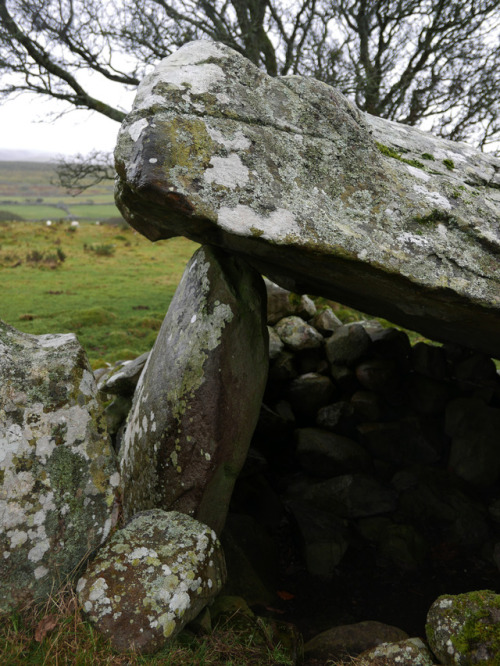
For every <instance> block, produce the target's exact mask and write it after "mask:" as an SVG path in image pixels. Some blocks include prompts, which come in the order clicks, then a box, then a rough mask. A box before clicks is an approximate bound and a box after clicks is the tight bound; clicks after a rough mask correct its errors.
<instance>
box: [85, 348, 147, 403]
mask: <svg viewBox="0 0 500 666" xmlns="http://www.w3.org/2000/svg"><path fill="white" fill-rule="evenodd" d="M148 356H149V352H145V353H144V354H141V355H140V356H138V357H137V358H134V359H133V360H132V361H120V362H119V363H116V364H115V365H114V366H113V367H112V368H110V369H109V370H108V371H106V372H105V373H104V374H103V375H101V377H100V378H99V380H98V382H97V386H98V387H99V390H100V391H104V393H111V394H112V395H123V396H131V395H133V393H134V391H135V387H136V386H137V382H138V381H139V377H140V376H141V372H142V371H143V369H144V366H145V364H146V361H147V360H148Z"/></svg>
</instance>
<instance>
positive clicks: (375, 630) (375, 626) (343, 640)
mask: <svg viewBox="0 0 500 666" xmlns="http://www.w3.org/2000/svg"><path fill="white" fill-rule="evenodd" d="M407 638H408V634H406V633H405V632H404V631H403V630H402V629H399V628H398V627H393V626H391V625H389V624H383V623H382V622H375V621H372V620H367V621H365V622H357V623H356V624H345V625H341V626H339V627H333V628H332V629H328V630H327V631H323V632H322V633H321V634H318V635H317V636H315V637H314V638H312V639H311V640H310V641H309V642H308V643H306V644H305V646H304V652H305V656H306V657H307V658H309V659H322V660H324V661H327V660H329V659H338V658H342V657H345V656H351V657H355V656H356V655H358V654H360V653H361V652H363V651H364V650H368V649H370V648H372V647H375V646H377V645H380V644H381V643H387V642H393V641H402V640H405V639H407Z"/></svg>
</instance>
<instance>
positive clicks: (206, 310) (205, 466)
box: [120, 247, 268, 534]
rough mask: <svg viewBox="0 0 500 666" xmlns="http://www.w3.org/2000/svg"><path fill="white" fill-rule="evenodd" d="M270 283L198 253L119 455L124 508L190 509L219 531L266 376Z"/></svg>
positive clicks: (217, 255)
mask: <svg viewBox="0 0 500 666" xmlns="http://www.w3.org/2000/svg"><path fill="white" fill-rule="evenodd" d="M267 364H268V352H267V328H266V307H265V288H264V283H263V280H262V278H261V277H260V276H259V275H258V274H257V273H256V272H255V271H254V270H253V269H252V268H250V267H249V266H248V265H247V264H246V263H245V262H242V261H241V260H239V259H238V258H236V257H230V256H229V255H227V254H226V253H225V252H223V251H221V250H218V249H212V248H209V247H202V248H200V249H199V250H198V251H197V252H196V253H195V254H194V256H193V257H192V259H191V261H190V262H189V264H188V265H187V267H186V270H185V271H184V275H183V277H182V279H181V281H180V284H179V286H178V288H177V291H176V293H175V295H174V298H173V300H172V303H171V305H170V308H169V310H168V313H167V316H166V317H165V320H164V322H163V325H162V328H161V330H160V332H159V334H158V338H157V341H156V344H155V346H154V348H153V350H152V352H151V354H150V356H149V359H148V363H147V365H146V368H145V370H144V372H143V375H142V377H141V380H140V382H139V384H138V387H137V390H136V393H135V397H134V403H133V406H132V410H131V413H130V416H129V420H128V424H127V429H126V431H125V435H124V439H123V444H122V448H121V450H120V454H121V471H122V475H123V489H124V498H123V501H124V511H125V515H126V516H132V515H133V514H134V513H135V512H137V511H141V510H145V509H152V508H162V509H165V510H168V511H170V510H175V511H180V512H182V513H187V514H189V515H191V516H193V517H195V518H197V519H198V520H200V521H201V522H203V523H206V524H207V525H209V526H210V527H211V528H212V529H214V530H215V531H216V532H217V534H220V531H221V530H222V527H223V525H224V521H225V518H226V513H227V510H228V504H229V499H230V497H231V492H232V489H233V486H234V482H235V480H236V478H237V476H238V473H239V471H240V469H241V467H242V465H243V463H244V461H245V458H246V454H247V450H248V446H249V444H250V440H251V437H252V434H253V431H254V429H255V426H256V423H257V419H258V415H259V411H260V405H261V402H262V396H263V392H264V388H265V383H266V379H267Z"/></svg>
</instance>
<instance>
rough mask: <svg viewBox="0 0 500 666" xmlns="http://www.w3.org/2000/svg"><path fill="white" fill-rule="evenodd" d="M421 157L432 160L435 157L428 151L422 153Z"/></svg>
mask: <svg viewBox="0 0 500 666" xmlns="http://www.w3.org/2000/svg"><path fill="white" fill-rule="evenodd" d="M421 157H422V159H423V160H432V161H434V160H435V159H436V158H435V157H434V155H431V154H430V153H422V155H421Z"/></svg>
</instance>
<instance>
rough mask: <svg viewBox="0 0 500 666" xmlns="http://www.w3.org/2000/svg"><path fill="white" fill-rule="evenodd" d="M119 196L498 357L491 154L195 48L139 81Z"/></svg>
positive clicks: (496, 168)
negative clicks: (366, 111) (362, 109)
mask: <svg viewBox="0 0 500 666" xmlns="http://www.w3.org/2000/svg"><path fill="white" fill-rule="evenodd" d="M116 166H117V171H118V174H119V180H118V185H117V202H118V205H119V207H120V209H121V211H122V213H123V214H124V216H125V218H126V219H127V220H128V221H129V222H130V224H131V225H132V226H133V227H135V228H136V229H138V230H139V231H141V232H142V233H143V234H145V235H146V236H147V237H148V238H150V239H151V240H157V239H159V238H168V237H171V236H176V235H184V236H187V237H189V238H192V239H194V240H196V241H201V242H204V243H209V244H214V245H219V246H221V247H224V248H225V249H227V250H229V251H231V252H233V253H235V254H238V255H240V256H242V257H244V258H246V259H247V260H248V261H249V262H250V263H251V264H252V265H253V266H254V267H255V268H256V269H257V270H258V271H259V272H261V273H263V274H265V275H268V276H269V277H270V278H271V279H272V280H273V281H274V282H276V283H278V284H280V285H281V286H283V287H285V288H288V289H292V290H293V291H295V292H298V293H312V294H317V295H323V296H327V297H331V298H334V299H336V300H338V301H340V302H343V303H346V304H348V305H351V306H354V307H356V308H358V309H360V310H362V311H363V312H372V313H374V314H377V315H379V316H384V317H386V318H387V319H389V320H391V321H394V322H396V323H399V324H401V325H403V326H406V327H408V328H410V329H416V330H419V331H421V332H422V333H424V334H426V335H428V336H429V337H432V338H436V339H443V340H452V341H456V342H458V343H461V344H463V345H466V346H469V347H475V348H477V349H481V350H483V351H485V352H487V353H489V354H491V355H492V356H496V357H500V339H499V336H498V330H499V325H500V324H499V322H500V271H499V270H498V265H499V258H500V231H499V213H498V210H499V202H500V187H499V186H500V162H499V161H498V160H497V159H495V158H494V157H492V156H488V155H485V154H482V153H479V152H477V151H476V150H474V149H473V148H471V147H468V146H466V145H463V144H459V143H454V142H449V141H445V140H443V139H438V138H435V137H433V136H432V135H430V134H427V133H424V132H421V131H419V130H416V129H414V128H410V127H408V126H405V125H398V124H396V123H393V122H390V121H386V120H381V119H378V118H373V117H369V116H363V115H362V114H361V113H360V112H359V111H358V110H357V109H356V108H355V107H354V106H353V105H351V104H350V103H349V102H347V101H346V99H345V98H344V97H343V96H342V95H341V94H340V93H339V92H337V91H336V90H334V89H332V88H331V87H329V86H327V85H325V84H323V83H320V82H318V81H316V80H314V79H305V78H301V77H297V76H288V77H277V78H271V77H269V76H268V75H266V74H265V73H263V72H262V71H260V70H259V69H258V68H257V67H255V66H254V65H253V64H251V63H250V62H249V61H248V60H246V59H245V58H244V57H243V56H241V55H239V54H238V53H236V52H235V51H233V50H231V49H230V48H228V47H226V46H224V45H221V44H217V43H212V42H208V41H199V42H193V43H190V44H187V45H185V46H183V47H182V48H181V49H179V50H178V51H177V52H176V53H174V54H173V55H171V56H169V57H168V58H167V59H165V60H163V61H162V62H161V63H160V64H159V66H158V67H157V69H156V70H155V72H153V73H152V74H151V75H149V76H148V77H147V78H146V79H145V80H144V82H143V83H142V84H141V86H140V87H139V90H138V93H137V97H136V100H135V104H134V108H133V111H132V113H131V114H130V115H129V116H128V117H127V118H126V120H125V121H124V123H123V125H122V129H121V132H120V136H119V141H118V146H117V150H116Z"/></svg>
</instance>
